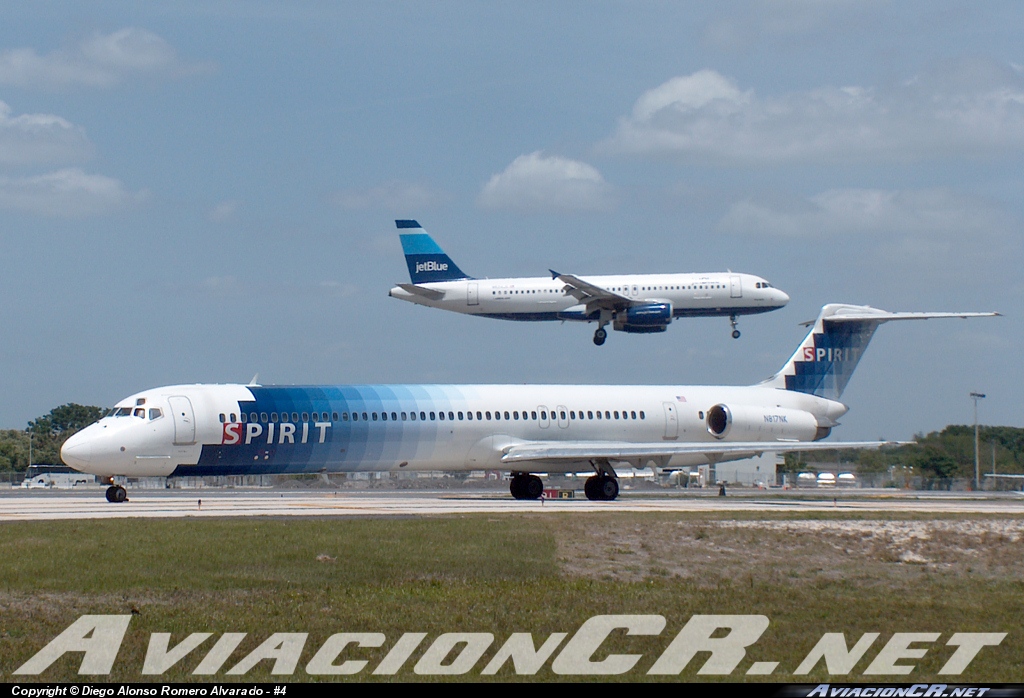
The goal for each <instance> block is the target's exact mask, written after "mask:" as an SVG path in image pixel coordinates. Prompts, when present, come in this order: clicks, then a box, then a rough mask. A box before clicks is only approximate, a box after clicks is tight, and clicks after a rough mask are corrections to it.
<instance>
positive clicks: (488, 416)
mask: <svg viewBox="0 0 1024 698" xmlns="http://www.w3.org/2000/svg"><path fill="white" fill-rule="evenodd" d="M484 414H485V415H487V421H488V422H489V421H491V413H490V412H485V413H484Z"/></svg>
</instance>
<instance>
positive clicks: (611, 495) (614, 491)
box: [583, 458, 619, 502]
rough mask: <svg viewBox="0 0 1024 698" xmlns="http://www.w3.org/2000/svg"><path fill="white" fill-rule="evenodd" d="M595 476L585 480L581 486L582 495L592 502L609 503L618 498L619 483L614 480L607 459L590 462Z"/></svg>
mask: <svg viewBox="0 0 1024 698" xmlns="http://www.w3.org/2000/svg"><path fill="white" fill-rule="evenodd" d="M590 465H591V466H592V467H593V468H594V470H595V471H596V473H597V474H596V475H594V476H592V477H589V478H587V481H586V483H584V485H583V493H584V494H586V495H587V499H589V500H590V501H592V502H610V501H612V500H613V499H615V498H616V497H618V496H619V481H618V480H617V479H615V469H614V468H612V465H611V463H609V462H608V459H607V458H599V459H597V460H592V461H590Z"/></svg>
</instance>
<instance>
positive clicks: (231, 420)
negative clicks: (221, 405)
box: [231, 412, 238, 422]
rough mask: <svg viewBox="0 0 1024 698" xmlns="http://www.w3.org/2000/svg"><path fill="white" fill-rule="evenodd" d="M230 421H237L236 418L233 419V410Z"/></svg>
mask: <svg viewBox="0 0 1024 698" xmlns="http://www.w3.org/2000/svg"><path fill="white" fill-rule="evenodd" d="M231 421H232V422H236V421H238V420H236V419H235V413H234V412H232V413H231Z"/></svg>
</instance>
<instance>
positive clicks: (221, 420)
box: [135, 410, 224, 424]
mask: <svg viewBox="0 0 1024 698" xmlns="http://www.w3.org/2000/svg"><path fill="white" fill-rule="evenodd" d="M142 411H143V412H145V410H142ZM135 414H136V415H138V416H139V417H141V416H142V415H140V414H139V410H135ZM220 423H221V424H223V423H224V413H223V412H221V413H220Z"/></svg>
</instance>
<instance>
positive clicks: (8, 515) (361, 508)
mask: <svg viewBox="0 0 1024 698" xmlns="http://www.w3.org/2000/svg"><path fill="white" fill-rule="evenodd" d="M198 495H199V493H198V492H197V493H196V494H195V495H191V494H190V495H187V496H186V495H182V494H180V493H177V492H176V493H173V494H170V493H164V492H160V491H146V490H135V491H131V490H130V491H129V500H128V501H127V502H124V503H122V504H111V503H109V502H107V501H105V499H104V498H103V493H102V492H101V491H96V492H92V491H89V492H76V493H74V494H71V493H69V494H63V493H54V492H43V493H37V492H25V493H20V492H19V493H12V494H10V495H0V521H38V520H70V519H115V518H179V517H197V518H202V517H224V516H324V517H336V516H434V515H452V514H477V513H483V514H524V513H529V514H537V513H544V512H549V513H553V514H561V513H587V512H609V511H614V512H627V513H628V512H637V513H640V512H717V511H733V512H757V511H762V512H769V511H780V510H782V511H804V512H816V513H824V512H839V511H846V512H883V513H894V512H915V513H933V514H939V513H989V514H1002V515H1007V514H1009V515H1024V499H1009V498H1006V497H1001V496H993V497H984V496H977V495H973V496H968V497H961V496H918V495H907V496H906V497H899V496H893V495H884V496H856V497H849V498H846V499H843V500H842V501H840V500H839V499H838V498H837V499H836V501H835V502H833V501H832V500H831V499H827V498H822V499H796V498H794V499H792V500H786V499H781V498H780V499H773V498H764V497H757V498H747V497H743V496H734V497H715V496H700V495H697V496H666V497H658V496H647V495H629V494H626V495H624V496H620V498H619V499H618V500H616V501H614V502H591V501H589V500H586V499H557V500H556V499H552V500H546V501H544V502H540V501H517V500H514V499H512V498H511V497H508V496H507V495H506V496H498V495H495V496H491V495H484V496H457V495H451V494H450V493H445V494H437V493H413V494H407V493H406V494H373V495H366V494H361V493H352V492H344V493H333V492H332V493H323V492H316V493H287V494H284V495H282V494H281V493H280V492H237V491H209V490H205V491H203V492H202V496H198ZM200 499H202V508H200V507H199V500H200Z"/></svg>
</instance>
